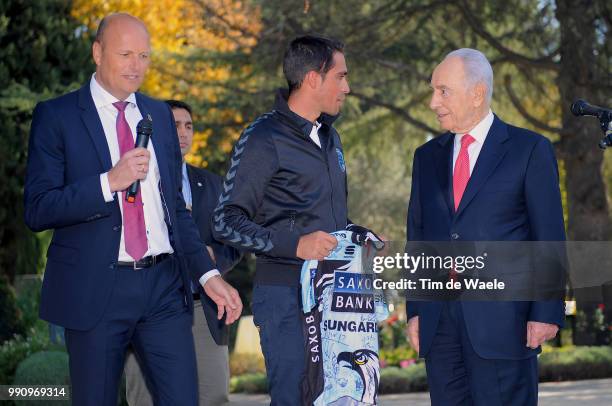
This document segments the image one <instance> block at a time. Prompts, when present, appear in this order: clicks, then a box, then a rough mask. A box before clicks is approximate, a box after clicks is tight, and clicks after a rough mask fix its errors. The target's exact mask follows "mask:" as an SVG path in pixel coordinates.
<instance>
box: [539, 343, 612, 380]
mask: <svg viewBox="0 0 612 406" xmlns="http://www.w3.org/2000/svg"><path fill="white" fill-rule="evenodd" d="M538 362H539V367H540V381H541V382H549V381H567V380H579V379H597V378H609V377H612V347H562V348H558V349H552V350H549V351H546V352H544V353H542V354H541V355H540V357H539V359H538Z"/></svg>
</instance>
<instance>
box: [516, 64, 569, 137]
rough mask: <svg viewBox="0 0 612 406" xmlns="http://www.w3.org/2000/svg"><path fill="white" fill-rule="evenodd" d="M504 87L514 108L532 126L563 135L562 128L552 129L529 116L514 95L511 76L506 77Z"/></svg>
mask: <svg viewBox="0 0 612 406" xmlns="http://www.w3.org/2000/svg"><path fill="white" fill-rule="evenodd" d="M504 87H505V88H506V92H507V93H508V96H509V97H510V101H511V102H512V105H513V106H514V108H515V109H517V110H518V112H519V113H520V114H521V115H522V116H523V117H525V120H527V121H529V123H531V125H533V126H535V127H537V128H539V129H541V130H544V131H549V132H552V133H555V134H561V128H557V127H551V126H549V125H548V124H545V123H543V122H541V121H540V120H538V119H537V118H535V117H533V116H532V115H531V114H529V112H527V110H525V108H524V107H523V106H522V105H521V102H520V100H519V99H518V97H517V96H516V94H515V93H514V90H512V78H511V77H510V75H505V76H504Z"/></svg>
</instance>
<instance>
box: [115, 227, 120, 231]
mask: <svg viewBox="0 0 612 406" xmlns="http://www.w3.org/2000/svg"><path fill="white" fill-rule="evenodd" d="M119 230H121V226H114V227H113V231H119Z"/></svg>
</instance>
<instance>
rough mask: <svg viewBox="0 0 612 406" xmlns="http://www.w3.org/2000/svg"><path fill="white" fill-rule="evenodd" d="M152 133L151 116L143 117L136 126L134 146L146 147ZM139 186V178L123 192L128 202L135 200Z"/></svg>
mask: <svg viewBox="0 0 612 406" xmlns="http://www.w3.org/2000/svg"><path fill="white" fill-rule="evenodd" d="M152 134H153V120H151V116H150V115H147V117H145V118H143V119H142V120H140V121H139V122H138V125H137V126H136V144H135V145H134V148H147V146H148V145H149V138H150V137H151V135H152ZM139 187H140V180H137V181H136V182H134V183H132V184H131V185H130V187H129V188H128V190H127V193H126V194H125V200H126V201H128V202H129V203H134V202H135V201H136V195H137V194H138V188H139Z"/></svg>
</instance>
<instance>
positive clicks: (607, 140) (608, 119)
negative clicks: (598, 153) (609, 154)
mask: <svg viewBox="0 0 612 406" xmlns="http://www.w3.org/2000/svg"><path fill="white" fill-rule="evenodd" d="M599 123H600V125H601V131H603V133H604V137H603V138H602V139H601V141H599V148H601V149H606V148H608V147H610V146H612V114H602V115H601V116H600V117H599Z"/></svg>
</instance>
